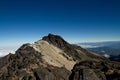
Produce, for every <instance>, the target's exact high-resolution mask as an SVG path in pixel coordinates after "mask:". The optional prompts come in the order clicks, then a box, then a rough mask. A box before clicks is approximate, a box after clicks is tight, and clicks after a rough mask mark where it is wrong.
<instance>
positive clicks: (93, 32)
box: [0, 0, 120, 46]
mask: <svg viewBox="0 0 120 80" xmlns="http://www.w3.org/2000/svg"><path fill="white" fill-rule="evenodd" d="M48 33H53V34H58V35H61V36H62V37H63V38H65V39H66V40H67V41H69V42H71V43H76V42H87V41H105V40H109V41H116V40H120V0H0V45H1V46H5V45H7V46H11V45H20V44H22V43H26V42H34V41H36V40H39V39H41V38H42V37H43V36H45V35H47V34H48Z"/></svg>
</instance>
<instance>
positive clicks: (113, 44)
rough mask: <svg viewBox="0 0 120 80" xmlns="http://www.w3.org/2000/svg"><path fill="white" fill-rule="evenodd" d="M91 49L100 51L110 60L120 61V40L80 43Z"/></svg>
mask: <svg viewBox="0 0 120 80" xmlns="http://www.w3.org/2000/svg"><path fill="white" fill-rule="evenodd" d="M78 45H80V46H82V47H84V48H86V49H87V50H89V51H93V52H96V53H99V54H101V55H103V56H105V57H107V58H109V59H110V60H113V61H120V41H108V42H92V43H79V44H78Z"/></svg>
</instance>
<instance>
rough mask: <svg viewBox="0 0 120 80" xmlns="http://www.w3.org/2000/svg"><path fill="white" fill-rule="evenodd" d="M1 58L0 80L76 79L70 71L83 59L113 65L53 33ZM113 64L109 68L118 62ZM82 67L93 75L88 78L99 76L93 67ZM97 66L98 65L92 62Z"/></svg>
mask: <svg viewBox="0 0 120 80" xmlns="http://www.w3.org/2000/svg"><path fill="white" fill-rule="evenodd" d="M0 60H1V61H0V80H76V79H77V80H78V79H79V78H81V77H76V76H78V74H74V75H73V73H78V72H77V71H79V64H80V67H81V63H83V62H85V64H86V63H88V62H86V61H91V63H93V64H97V63H102V62H105V63H107V64H108V63H110V64H113V63H112V62H111V61H109V60H108V59H106V58H105V57H103V56H100V55H98V54H96V53H93V52H89V51H87V50H86V49H83V48H81V47H80V46H76V45H71V44H69V43H68V42H66V41H65V40H64V39H63V38H61V37H60V36H58V35H53V34H49V35H48V36H45V37H43V39H42V40H39V41H37V42H35V43H33V44H29V43H28V44H24V45H22V46H21V47H20V48H19V49H18V50H17V51H16V52H15V54H9V55H7V56H5V57H3V58H0ZM3 61H4V62H3ZM75 64H76V65H77V66H76V65H75ZM74 65H75V66H74ZM116 65H117V67H112V66H111V65H110V67H111V68H110V69H112V68H113V69H115V68H118V63H116ZM73 66H74V68H73ZM82 66H84V67H85V70H86V67H87V68H89V69H88V70H87V71H88V73H92V74H93V77H90V80H93V78H94V77H96V79H99V80H100V79H101V78H99V77H98V76H97V74H96V73H95V71H96V68H95V70H93V69H94V68H93V69H91V68H92V67H93V66H92V67H90V66H88V65H87V66H86V65H84V64H82ZM97 66H99V65H95V67H97ZM72 68H73V69H72ZM100 68H101V67H100ZM98 69H99V67H98ZM71 70H72V72H71ZM99 70H101V69H99ZM118 70H119V69H118ZM71 73H72V74H71ZM88 73H81V75H86V76H89V74H88ZM70 74H71V76H72V77H71V76H70ZM99 74H102V72H99ZM69 76H70V77H69ZM103 76H104V77H103ZM103 76H102V78H106V76H105V74H103ZM75 77H76V78H75ZM83 80H85V79H83Z"/></svg>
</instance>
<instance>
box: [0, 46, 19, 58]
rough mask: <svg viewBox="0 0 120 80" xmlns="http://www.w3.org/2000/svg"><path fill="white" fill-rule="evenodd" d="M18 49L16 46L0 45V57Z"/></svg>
mask: <svg viewBox="0 0 120 80" xmlns="http://www.w3.org/2000/svg"><path fill="white" fill-rule="evenodd" d="M17 49H18V46H17V47H15V46H11V47H0V57H3V56H5V55H7V54H9V53H13V54H14V53H15V51H16V50H17Z"/></svg>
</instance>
